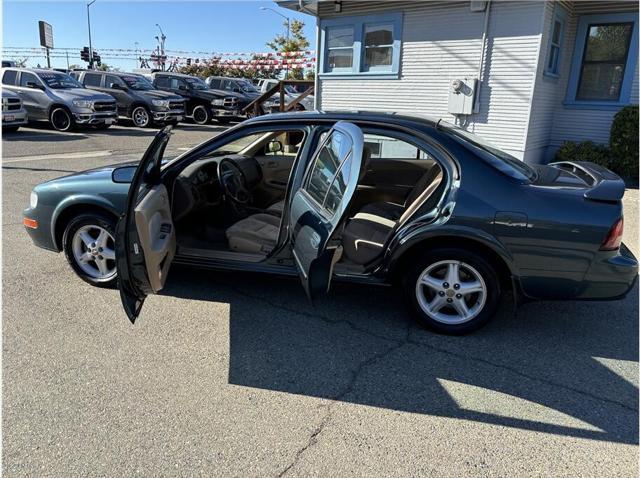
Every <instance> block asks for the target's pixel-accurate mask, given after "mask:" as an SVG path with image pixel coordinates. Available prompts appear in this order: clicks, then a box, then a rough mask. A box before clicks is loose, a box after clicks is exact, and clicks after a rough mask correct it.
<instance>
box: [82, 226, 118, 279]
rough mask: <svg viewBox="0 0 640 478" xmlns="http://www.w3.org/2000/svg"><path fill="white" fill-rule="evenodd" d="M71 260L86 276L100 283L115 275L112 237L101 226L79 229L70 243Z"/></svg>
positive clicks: (114, 254)
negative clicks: (71, 249) (72, 259)
mask: <svg viewBox="0 0 640 478" xmlns="http://www.w3.org/2000/svg"><path fill="white" fill-rule="evenodd" d="M72 248H73V258H74V259H75V261H76V263H77V264H78V266H79V267H80V269H82V271H83V272H85V273H86V274H87V275H88V276H90V277H92V278H93V279H97V280H100V281H104V280H108V279H110V278H112V277H113V276H115V274H116V253H115V241H114V239H113V236H112V235H111V234H109V232H108V231H107V230H106V229H104V228H103V227H101V226H98V225H87V226H82V227H81V228H79V229H78V230H77V231H76V232H75V234H74V236H73V242H72Z"/></svg>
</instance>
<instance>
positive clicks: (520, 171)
mask: <svg viewBox="0 0 640 478" xmlns="http://www.w3.org/2000/svg"><path fill="white" fill-rule="evenodd" d="M439 124H440V126H442V127H444V129H445V131H447V132H449V133H450V134H451V135H453V136H454V137H455V138H456V139H458V140H462V142H463V143H465V145H466V146H467V147H469V148H471V149H472V150H473V151H474V152H475V153H476V154H477V155H478V156H480V157H481V158H482V159H484V160H485V161H486V162H488V163H489V164H491V165H492V166H493V167H494V168H496V169H498V170H499V171H501V172H503V173H505V174H506V175H508V176H510V177H512V178H514V179H519V180H526V181H533V180H534V179H535V178H536V176H537V174H536V172H535V170H534V169H533V168H531V167H530V166H529V165H527V164H526V163H525V162H524V161H521V160H519V159H518V158H516V157H514V156H511V155H510V154H509V153H505V152H504V151H502V150H500V149H498V148H497V147H496V146H494V145H492V144H491V143H489V142H488V141H486V140H484V139H482V138H481V137H480V136H477V135H475V134H473V133H470V132H468V131H465V130H464V129H462V128H460V127H458V126H455V125H453V124H451V123H449V122H447V121H440V122H439Z"/></svg>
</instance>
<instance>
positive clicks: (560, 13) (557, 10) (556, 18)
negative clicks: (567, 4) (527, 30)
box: [544, 4, 567, 78]
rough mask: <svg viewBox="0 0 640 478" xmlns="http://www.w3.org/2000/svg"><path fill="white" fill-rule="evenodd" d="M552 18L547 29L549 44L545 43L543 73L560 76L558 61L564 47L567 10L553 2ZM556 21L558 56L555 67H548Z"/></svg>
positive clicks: (560, 59) (549, 75) (554, 76)
mask: <svg viewBox="0 0 640 478" xmlns="http://www.w3.org/2000/svg"><path fill="white" fill-rule="evenodd" d="M553 8H554V11H553V19H552V20H551V28H550V29H549V44H548V45H547V56H546V60H545V63H544V74H545V76H548V77H550V78H560V62H561V61H562V49H563V47H564V30H565V27H566V24H567V11H566V10H565V9H564V7H562V6H561V5H557V4H554V6H553ZM556 22H560V39H559V43H558V44H559V50H558V58H557V60H556V69H555V71H552V70H550V69H549V57H550V56H551V46H552V45H551V42H552V41H553V28H554V27H555V25H556Z"/></svg>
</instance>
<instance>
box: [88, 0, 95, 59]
mask: <svg viewBox="0 0 640 478" xmlns="http://www.w3.org/2000/svg"><path fill="white" fill-rule="evenodd" d="M95 1H96V0H91V1H90V2H89V3H87V26H88V27H89V69H90V70H93V48H92V46H91V17H90V16H89V7H90V6H91V5H93V4H94V3H95Z"/></svg>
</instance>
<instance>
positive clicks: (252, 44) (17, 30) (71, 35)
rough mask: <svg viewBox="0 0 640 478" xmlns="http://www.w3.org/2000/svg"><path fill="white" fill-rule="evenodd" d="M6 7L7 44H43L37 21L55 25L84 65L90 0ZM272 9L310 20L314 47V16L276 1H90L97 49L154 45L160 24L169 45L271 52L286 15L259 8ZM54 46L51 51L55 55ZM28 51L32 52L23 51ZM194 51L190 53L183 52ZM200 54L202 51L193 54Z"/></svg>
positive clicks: (59, 42) (57, 41)
mask: <svg viewBox="0 0 640 478" xmlns="http://www.w3.org/2000/svg"><path fill="white" fill-rule="evenodd" d="M2 3H3V7H2V13H3V15H2V17H3V18H2V24H3V48H5V47H38V46H39V44H40V41H39V36H38V20H44V21H46V22H47V23H49V24H51V26H52V27H53V40H54V47H56V48H61V47H68V48H76V49H77V50H78V52H77V53H76V55H77V58H72V57H71V54H70V57H69V63H70V64H82V65H85V64H86V63H84V62H81V60H80V53H79V50H80V49H81V48H82V47H83V46H88V44H89V40H88V28H87V7H86V2H85V1H66V2H60V1H37V2H36V1H25V0H5V1H4V2H2ZM261 6H263V7H269V8H272V9H274V10H276V11H278V12H280V13H282V14H283V15H285V16H288V17H289V18H291V19H292V20H293V19H299V20H303V21H304V22H305V24H306V25H305V34H306V36H307V39H308V40H309V42H310V43H311V46H310V49H313V50H315V40H316V38H315V18H314V17H312V16H309V15H305V14H301V13H297V12H294V11H291V10H286V9H282V8H279V7H278V6H277V5H276V4H275V3H274V2H271V1H242V0H236V1H228V0H227V1H222V0H219V1H215V0H211V1H189V2H187V1H177V0H176V1H143V0H138V1H110V0H96V2H95V3H94V4H93V5H91V7H90V12H91V40H92V45H93V48H94V49H96V50H98V51H100V49H101V48H122V49H135V48H136V45H135V43H136V42H138V48H141V49H142V48H146V49H152V48H155V47H156V45H157V42H156V40H155V38H154V37H155V36H156V35H159V30H158V27H156V23H157V24H159V25H160V26H161V27H162V30H163V31H164V34H165V35H166V36H167V39H166V42H165V48H166V49H168V50H194V51H216V52H245V51H248V52H256V51H257V52H263V51H269V49H268V48H267V47H266V45H265V43H266V42H267V41H269V40H271V39H272V38H273V37H274V36H275V35H277V34H278V33H281V34H284V33H285V32H286V28H285V26H283V22H284V19H283V18H281V17H279V16H278V15H276V14H275V13H273V12H271V11H268V10H267V11H263V10H260V7H261ZM54 52H55V50H53V51H52V54H53V53H54ZM24 56H28V55H24ZM101 56H102V58H103V63H107V64H108V65H109V66H114V67H119V68H120V69H122V70H123V71H126V70H131V69H132V68H135V67H136V66H137V65H136V62H135V60H122V59H108V58H105V57H107V56H108V54H107V53H103V52H101ZM184 56H191V55H184ZM193 56H197V55H193ZM37 63H40V64H41V65H42V66H46V60H45V58H44V57H35V56H29V61H28V62H27V64H28V65H29V66H36V64H37ZM51 66H52V67H60V68H64V67H66V66H67V61H66V59H65V58H52V59H51Z"/></svg>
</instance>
